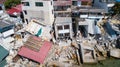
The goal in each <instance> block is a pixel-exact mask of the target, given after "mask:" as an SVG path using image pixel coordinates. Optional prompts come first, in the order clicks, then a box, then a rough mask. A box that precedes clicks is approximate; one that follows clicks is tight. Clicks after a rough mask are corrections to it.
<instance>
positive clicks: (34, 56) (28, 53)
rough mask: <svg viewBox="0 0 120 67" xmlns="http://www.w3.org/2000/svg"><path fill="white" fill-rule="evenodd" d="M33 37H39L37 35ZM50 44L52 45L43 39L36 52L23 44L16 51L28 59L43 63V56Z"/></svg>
mask: <svg viewBox="0 0 120 67" xmlns="http://www.w3.org/2000/svg"><path fill="white" fill-rule="evenodd" d="M35 38H37V39H40V38H38V37H35ZM51 46H52V43H51V42H48V41H44V42H43V45H42V46H41V48H40V50H39V51H38V52H36V51H34V50H31V49H29V48H26V47H24V46H23V47H22V48H21V49H20V51H19V52H18V54H19V55H21V56H23V57H26V58H28V59H31V60H34V61H36V62H39V63H44V60H45V57H46V56H47V54H48V52H49V50H50V48H51Z"/></svg>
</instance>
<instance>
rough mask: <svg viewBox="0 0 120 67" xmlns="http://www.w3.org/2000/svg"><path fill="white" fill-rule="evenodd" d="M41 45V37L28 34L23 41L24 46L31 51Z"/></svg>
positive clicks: (37, 49) (38, 48)
mask: <svg viewBox="0 0 120 67" xmlns="http://www.w3.org/2000/svg"><path fill="white" fill-rule="evenodd" d="M42 45H43V42H42V41H41V39H40V38H37V37H35V36H30V37H29V38H28V40H27V42H26V43H25V47H27V48H29V49H31V50H33V51H39V50H40V48H41V46H42Z"/></svg>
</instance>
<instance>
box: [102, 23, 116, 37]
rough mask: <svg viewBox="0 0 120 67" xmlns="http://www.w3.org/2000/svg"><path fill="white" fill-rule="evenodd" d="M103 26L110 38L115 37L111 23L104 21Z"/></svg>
mask: <svg viewBox="0 0 120 67" xmlns="http://www.w3.org/2000/svg"><path fill="white" fill-rule="evenodd" d="M103 28H104V29H105V31H106V32H107V33H108V34H109V35H110V36H111V37H112V38H116V33H115V31H114V30H113V29H112V27H111V25H110V23H109V22H107V23H105V24H104V26H103Z"/></svg>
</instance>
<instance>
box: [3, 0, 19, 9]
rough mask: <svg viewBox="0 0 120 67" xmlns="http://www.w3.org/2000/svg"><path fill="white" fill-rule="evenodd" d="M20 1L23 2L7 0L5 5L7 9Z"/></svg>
mask: <svg viewBox="0 0 120 67" xmlns="http://www.w3.org/2000/svg"><path fill="white" fill-rule="evenodd" d="M20 3H21V0H6V2H5V3H4V5H5V8H6V9H9V8H11V7H13V6H16V5H18V4H20Z"/></svg>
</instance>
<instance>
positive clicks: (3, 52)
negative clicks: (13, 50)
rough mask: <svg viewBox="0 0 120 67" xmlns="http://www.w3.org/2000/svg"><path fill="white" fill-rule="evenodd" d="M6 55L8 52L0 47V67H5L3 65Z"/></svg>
mask: <svg viewBox="0 0 120 67" xmlns="http://www.w3.org/2000/svg"><path fill="white" fill-rule="evenodd" d="M8 54H9V52H8V51H7V50H6V49H5V48H3V47H2V46H1V45H0V67H4V66H5V64H6V60H5V58H6V56H7V55H8Z"/></svg>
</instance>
